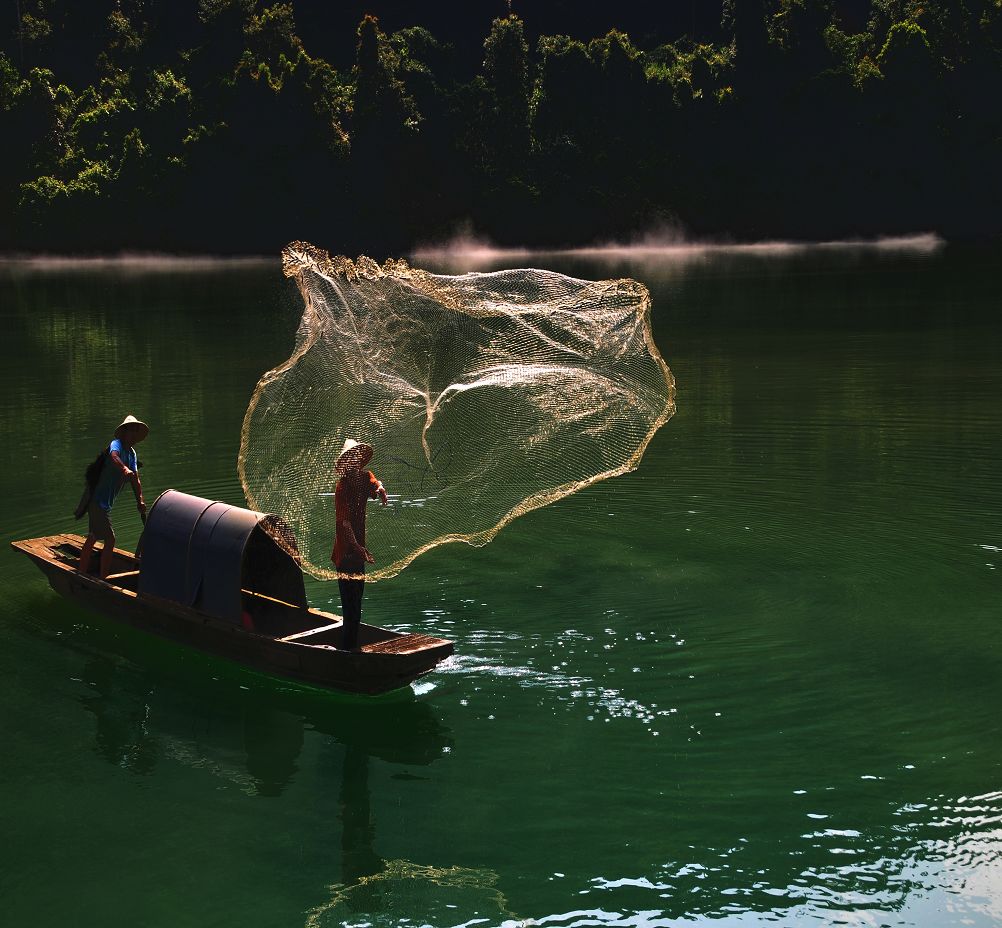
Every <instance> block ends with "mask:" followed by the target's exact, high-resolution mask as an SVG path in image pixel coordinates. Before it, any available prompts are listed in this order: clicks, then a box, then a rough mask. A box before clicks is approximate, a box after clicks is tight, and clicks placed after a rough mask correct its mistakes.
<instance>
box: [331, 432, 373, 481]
mask: <svg viewBox="0 0 1002 928" xmlns="http://www.w3.org/2000/svg"><path fill="white" fill-rule="evenodd" d="M353 451H355V452H357V453H358V454H360V455H361V458H362V459H361V460H360V461H359V462H358V466H359V467H365V465H366V464H368V463H369V461H371V460H372V445H367V444H366V443H365V442H364V441H355V439H354V438H346V439H345V442H344V447H343V448H342V449H341V453H340V454H339V455H338V456H337V460H336V461H335V462H334V471H335V473H336V474H337V475H338V476H340V475H341V473H342V471H343V470H344V465H345V462H346V460H347V458H348V455H349V454H351V452H353Z"/></svg>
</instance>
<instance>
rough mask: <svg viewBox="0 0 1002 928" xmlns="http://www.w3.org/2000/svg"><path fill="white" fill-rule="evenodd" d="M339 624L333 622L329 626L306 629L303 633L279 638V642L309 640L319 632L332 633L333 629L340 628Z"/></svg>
mask: <svg viewBox="0 0 1002 928" xmlns="http://www.w3.org/2000/svg"><path fill="white" fill-rule="evenodd" d="M340 627H341V623H340V622H334V623H332V624H331V625H321V626H320V627H319V628H308V629H307V630H306V631H305V632H296V633H295V634H294V635H286V636H285V637H284V638H279V639H278V640H279V641H300V640H301V639H303V638H309V637H310V635H319V634H320V633H321V632H329V631H333V630H334V629H335V628H340Z"/></svg>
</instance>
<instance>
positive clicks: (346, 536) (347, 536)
mask: <svg viewBox="0 0 1002 928" xmlns="http://www.w3.org/2000/svg"><path fill="white" fill-rule="evenodd" d="M338 528H340V529H341V530H342V535H341V538H342V540H344V541H345V542H347V544H348V547H349V548H350V549H352V550H353V551H354V552H355V554H356V555H358V556H360V557H361V558H362V559H363V560H364V561H367V562H368V563H369V564H375V563H376V559H375V558H374V557H373V556H372V555H371V554H370V553H369V549H368V548H366V547H365V546H364V545H360V544H359V543H358V538H356V537H355V529H353V528H352V527H351V522H349V521H348V520H347V519H342V520H341V521H340V522H339V523H338Z"/></svg>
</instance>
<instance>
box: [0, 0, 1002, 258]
mask: <svg viewBox="0 0 1002 928" xmlns="http://www.w3.org/2000/svg"><path fill="white" fill-rule="evenodd" d="M4 3H5V5H6V9H5V10H4V13H3V16H2V19H0V42H2V44H0V140H2V144H0V159H2V168H0V249H4V250H7V251H27V250H32V251H37V250H48V251H67V250H70V251H95V252H96V251H109V250H119V249H139V250H181V251H186V250H187V251H210V252H213V253H223V252H230V253H235V252H266V253H267V252H276V251H277V250H278V249H279V248H281V246H282V245H284V244H285V243H286V242H288V241H290V240H292V239H297V238H305V239H313V240H316V241H318V242H321V243H324V244H326V245H328V246H330V247H332V248H336V249H339V250H344V251H347V252H355V251H368V252H372V253H376V254H385V253H393V252H404V251H406V250H408V249H409V248H410V247H412V246H413V245H415V244H416V243H421V242H429V241H435V240H440V239H444V238H447V237H449V236H450V235H452V234H454V233H455V232H456V231H457V230H460V229H469V230H473V231H475V232H476V233H478V234H481V235H484V236H486V237H488V238H490V239H491V240H493V241H495V242H497V243H500V244H519V245H537V246H560V245H573V244H583V243H589V242H596V241H609V240H618V241H628V240H630V239H631V238H634V237H636V236H638V235H641V234H643V233H644V232H645V231H647V230H652V229H657V228H659V227H663V226H666V225H668V226H677V227H680V228H682V229H684V230H685V232H686V233H688V234H690V235H696V236H726V237H730V238H735V239H753V238H766V237H777V236H781V237H792V238H805V239H808V238H809V239H827V238H841V237H847V236H871V235H879V234H895V233H906V232H920V231H936V232H939V233H940V234H943V235H945V236H946V237H948V238H953V239H958V238H969V239H984V238H991V237H994V236H995V235H996V234H997V233H998V231H999V228H1000V221H999V216H1000V209H999V207H1000V205H1002V175H1000V170H999V167H1000V155H1002V106H1000V101H1002V0H725V2H724V3H723V4H720V3H717V2H712V0H709V2H708V0H700V2H696V0H680V2H672V0H664V2H661V3H650V2H642V3H641V2H631V0H618V2H615V3H612V2H609V3H598V2H583V0H576V2H572V0H539V2H534V3H529V2H525V3H519V2H517V0H516V2H515V3H513V4H512V6H513V7H514V12H512V10H511V9H510V8H509V4H508V3H505V2H493V0H492V2H487V0H471V2H468V3H465V4H446V3H428V4H417V3H413V2H410V3H405V2H390V0H386V2H383V0H370V2H369V3H364V4H363V3H354V2H344V3H339V2H334V0H291V2H280V3H270V4H269V3H267V2H266V0H265V2H259V0H87V2H81V0H4Z"/></svg>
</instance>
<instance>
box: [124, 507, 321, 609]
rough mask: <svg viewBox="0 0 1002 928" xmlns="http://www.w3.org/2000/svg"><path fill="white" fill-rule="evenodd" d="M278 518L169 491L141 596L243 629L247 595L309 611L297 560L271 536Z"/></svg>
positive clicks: (148, 551) (152, 535) (142, 575)
mask: <svg viewBox="0 0 1002 928" xmlns="http://www.w3.org/2000/svg"><path fill="white" fill-rule="evenodd" d="M272 519H274V517H272V516H267V515H265V514H264V513H260V512H253V511H251V510H250V509H241V508H240V507H239V506H230V505H229V504H227V503H218V502H212V501H211V500H208V499H202V498H201V497H200V496H190V495H189V494H187V493H181V492H179V491H178V490H165V491H164V492H163V493H161V494H160V496H159V497H158V498H157V500H156V502H155V503H154V504H153V508H152V509H150V512H149V515H148V516H147V519H146V527H145V528H144V530H143V537H142V541H141V542H140V545H141V552H142V556H141V559H140V563H139V592H140V593H141V594H149V595H152V596H159V597H161V598H162V599H169V600H171V601H172V602H176V603H180V604H181V605H184V606H191V607H193V608H196V609H198V610H199V611H201V612H205V613H208V614H209V615H213V616H217V617H218V618H223V619H229V620H231V621H234V622H239V621H240V618H241V613H242V611H243V600H242V595H241V590H253V591H254V592H257V593H264V594H265V595H266V596H272V597H274V598H275V599H280V600H282V601H283V602H287V603H291V604H293V605H296V606H301V607H303V608H305V607H306V605H307V603H306V589H305V586H304V584H303V574H302V571H301V570H300V568H299V565H298V564H297V563H296V561H295V559H294V558H293V557H292V556H290V555H289V554H288V553H287V552H286V551H285V550H284V549H283V548H282V547H280V546H279V545H278V544H277V543H276V542H275V541H274V539H273V538H272V537H271V535H270V534H269V533H268V532H266V531H265V526H267V525H268V524H269V522H270V520H272Z"/></svg>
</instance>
